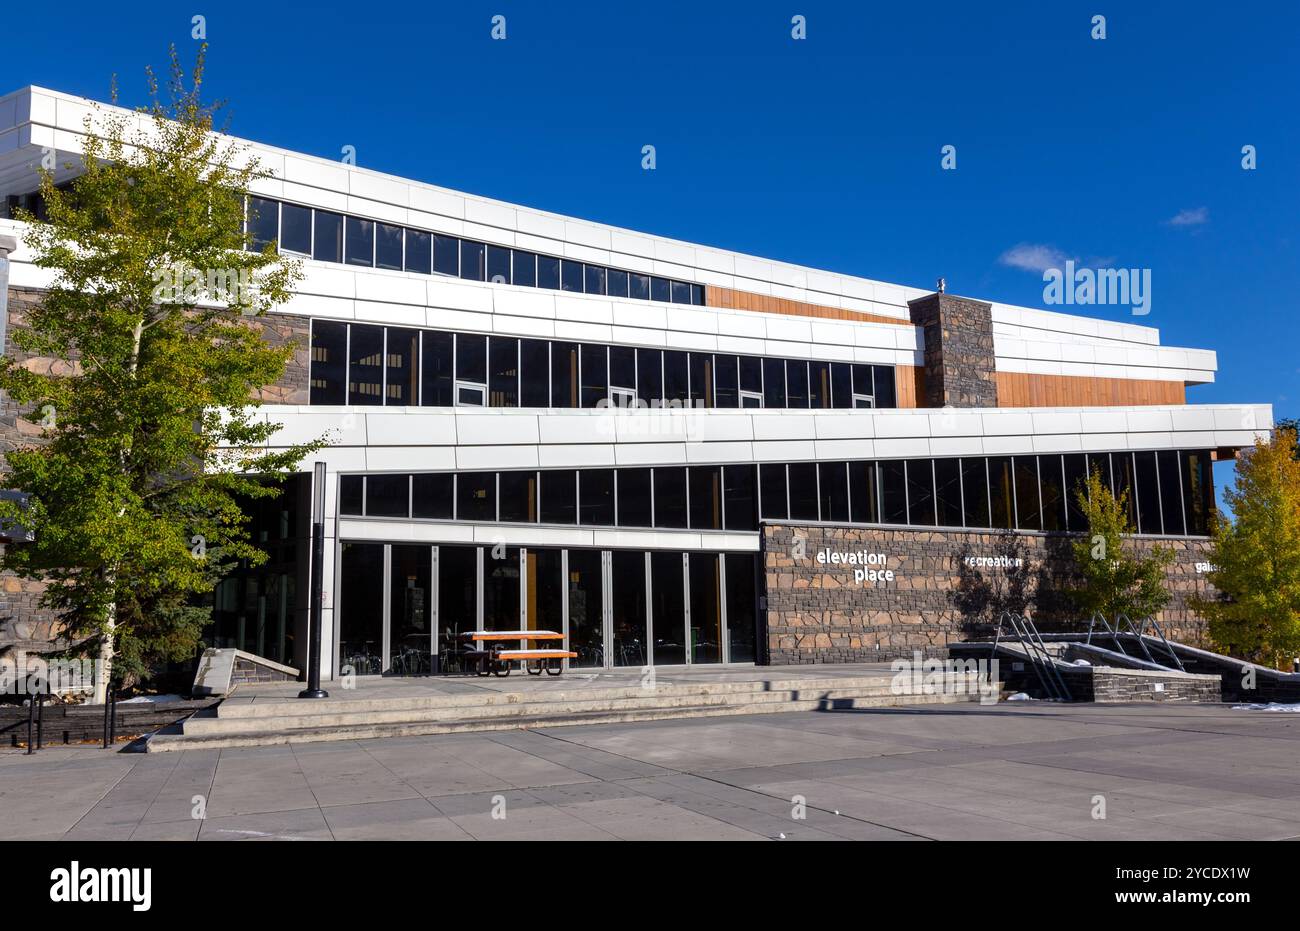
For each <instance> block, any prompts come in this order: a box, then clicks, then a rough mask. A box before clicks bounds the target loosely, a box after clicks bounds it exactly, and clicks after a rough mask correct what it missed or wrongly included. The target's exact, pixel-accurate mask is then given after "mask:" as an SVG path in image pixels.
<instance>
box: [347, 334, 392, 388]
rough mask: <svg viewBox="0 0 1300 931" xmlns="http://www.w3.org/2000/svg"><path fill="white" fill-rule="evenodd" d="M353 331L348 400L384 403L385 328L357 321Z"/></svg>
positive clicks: (350, 350)
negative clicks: (363, 324)
mask: <svg viewBox="0 0 1300 931" xmlns="http://www.w3.org/2000/svg"><path fill="white" fill-rule="evenodd" d="M351 331H352V332H351V346H350V348H349V360H350V362H351V364H350V365H349V366H348V403H349V404H382V403H383V400H384V399H383V382H384V365H383V363H384V328H383V327H380V326H362V325H361V324H357V323H354V324H353V325H352V327H351Z"/></svg>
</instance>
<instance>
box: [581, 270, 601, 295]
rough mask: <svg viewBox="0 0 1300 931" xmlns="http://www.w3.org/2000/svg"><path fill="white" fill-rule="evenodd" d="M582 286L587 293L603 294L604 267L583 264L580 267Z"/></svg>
mask: <svg viewBox="0 0 1300 931" xmlns="http://www.w3.org/2000/svg"><path fill="white" fill-rule="evenodd" d="M582 288H583V290H584V291H586V292H587V293H588V294H604V293H605V267H604V266H603V265H584V266H583V268H582Z"/></svg>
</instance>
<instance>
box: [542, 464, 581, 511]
mask: <svg viewBox="0 0 1300 931" xmlns="http://www.w3.org/2000/svg"><path fill="white" fill-rule="evenodd" d="M541 485H542V507H541V514H542V523H544V524H573V523H576V522H577V520H578V473H577V472H575V471H574V470H573V469H551V470H549V471H546V472H543V473H542V474H541Z"/></svg>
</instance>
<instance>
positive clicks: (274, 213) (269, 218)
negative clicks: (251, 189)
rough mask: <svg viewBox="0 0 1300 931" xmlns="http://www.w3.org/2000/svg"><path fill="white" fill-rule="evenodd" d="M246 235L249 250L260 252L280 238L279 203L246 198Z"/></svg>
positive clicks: (259, 198)
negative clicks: (249, 241) (248, 241)
mask: <svg viewBox="0 0 1300 931" xmlns="http://www.w3.org/2000/svg"><path fill="white" fill-rule="evenodd" d="M248 235H249V237H250V238H251V239H252V244H251V245H250V247H249V248H250V249H251V251H253V252H261V251H262V250H263V249H265V248H266V247H267V246H269V245H270V244H271V243H273V242H275V241H276V240H277V239H279V238H280V203H279V201H274V200H267V199H266V198H265V197H250V198H248Z"/></svg>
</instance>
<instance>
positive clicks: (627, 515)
mask: <svg viewBox="0 0 1300 931" xmlns="http://www.w3.org/2000/svg"><path fill="white" fill-rule="evenodd" d="M652 495H653V491H652V483H651V479H650V470H649V469H619V470H618V525H619V526H620V527H652V526H654V519H653V515H652V514H651V513H650V507H651V502H652V501H653V497H652Z"/></svg>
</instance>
